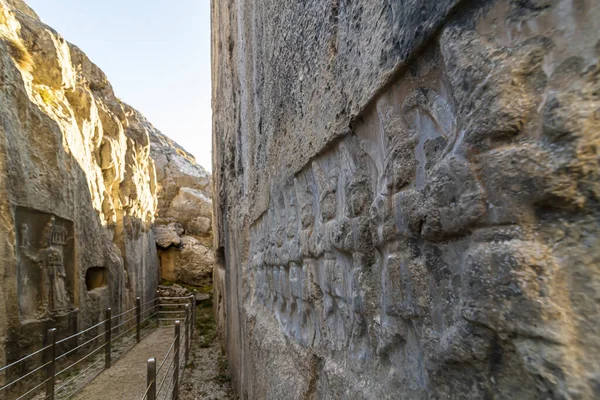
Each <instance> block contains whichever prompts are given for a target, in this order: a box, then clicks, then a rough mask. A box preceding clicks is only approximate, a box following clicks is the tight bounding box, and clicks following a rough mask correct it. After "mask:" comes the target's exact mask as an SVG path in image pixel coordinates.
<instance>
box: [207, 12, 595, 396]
mask: <svg viewBox="0 0 600 400" xmlns="http://www.w3.org/2000/svg"><path fill="white" fill-rule="evenodd" d="M212 18H213V25H212V30H213V32H212V34H213V36H212V37H213V46H212V49H213V50H212V51H213V53H212V63H213V111H214V117H213V139H214V144H213V146H214V150H215V151H214V153H213V154H214V166H213V179H214V187H215V194H214V198H213V200H214V202H215V221H214V223H215V226H216V230H215V235H216V238H215V243H216V244H217V251H216V254H217V261H216V264H217V265H216V268H215V272H214V276H215V280H214V285H215V292H216V293H215V301H217V317H218V318H219V321H218V325H219V327H220V328H221V329H222V335H223V339H224V341H225V346H226V349H227V353H228V358H229V367H230V369H231V371H232V373H233V380H234V383H235V386H236V388H237V390H238V393H239V394H240V396H241V397H242V398H250V399H283V398H286V399H289V398H293V399H300V398H304V399H342V398H344V399H363V398H364V399H372V398H382V399H388V398H394V399H397V398H402V399H450V398H454V399H481V398H502V399H507V398H518V399H539V398H553V399H567V398H572V399H591V398H598V397H599V396H600V392H599V389H598V388H599V384H598V382H599V377H600V361H599V360H600V350H599V349H600V336H599V335H598V334H597V333H598V329H600V311H599V310H600V309H599V308H598V306H597V305H598V302H599V300H600V289H599V288H600V272H599V271H598V265H599V263H600V232H599V230H600V226H599V223H598V221H599V220H600V207H599V200H600V183H599V182H600V168H599V162H600V159H599V154H600V152H599V146H600V136H599V132H600V113H599V109H600V97H599V93H600V79H599V76H600V64H599V60H598V58H599V52H598V49H599V48H600V47H599V46H600V45H599V44H600V3H599V2H597V1H574V0H534V1H520V0H490V1H482V2H468V1H458V0H436V1H433V0H406V1H396V2H388V1H383V0H376V1H370V2H357V1H354V2H350V1H338V0H333V1H329V2H301V1H291V2H281V1H266V2H258V3H257V2H247V1H239V0H232V1H230V2H219V1H213V2H212Z"/></svg>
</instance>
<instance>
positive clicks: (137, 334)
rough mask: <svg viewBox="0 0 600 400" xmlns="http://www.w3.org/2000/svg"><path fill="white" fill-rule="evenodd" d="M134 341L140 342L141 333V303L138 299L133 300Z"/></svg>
mask: <svg viewBox="0 0 600 400" xmlns="http://www.w3.org/2000/svg"><path fill="white" fill-rule="evenodd" d="M135 324H136V328H135V339H136V340H137V342H138V343H139V342H140V338H141V331H142V302H141V301H140V298H139V297H136V298H135Z"/></svg>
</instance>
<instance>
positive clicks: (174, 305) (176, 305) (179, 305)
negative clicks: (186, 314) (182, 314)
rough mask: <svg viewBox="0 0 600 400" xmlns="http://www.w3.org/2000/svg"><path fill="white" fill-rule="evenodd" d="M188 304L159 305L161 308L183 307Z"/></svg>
mask: <svg viewBox="0 0 600 400" xmlns="http://www.w3.org/2000/svg"><path fill="white" fill-rule="evenodd" d="M186 304H188V303H176V304H158V306H159V307H181V306H185V305H186Z"/></svg>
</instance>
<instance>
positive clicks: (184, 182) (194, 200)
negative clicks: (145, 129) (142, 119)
mask: <svg viewBox="0 0 600 400" xmlns="http://www.w3.org/2000/svg"><path fill="white" fill-rule="evenodd" d="M150 141H151V149H152V150H151V155H152V158H153V159H154V161H155V163H156V176H157V179H158V219H157V221H156V225H155V227H154V233H155V236H156V244H157V246H158V249H159V250H158V252H159V257H160V264H161V277H162V278H163V279H166V280H168V281H171V282H181V283H185V284H188V285H196V286H211V280H212V269H213V264H214V253H213V251H212V207H213V206H212V200H211V191H212V182H211V177H210V174H209V173H208V172H207V171H206V170H205V169H204V168H202V167H201V166H200V165H198V164H196V161H195V159H194V157H193V156H192V155H191V154H189V153H187V152H186V151H185V150H184V149H183V148H181V147H180V146H179V145H178V144H177V143H175V142H173V141H172V140H171V139H169V138H167V137H166V136H164V135H162V134H161V133H160V132H158V131H154V132H152V133H151V135H150Z"/></svg>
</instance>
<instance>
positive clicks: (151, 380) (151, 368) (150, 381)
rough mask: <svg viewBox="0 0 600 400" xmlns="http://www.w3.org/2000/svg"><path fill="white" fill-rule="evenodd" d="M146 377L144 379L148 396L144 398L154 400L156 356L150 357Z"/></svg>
mask: <svg viewBox="0 0 600 400" xmlns="http://www.w3.org/2000/svg"><path fill="white" fill-rule="evenodd" d="M147 371H148V378H147V380H146V388H148V387H150V390H148V397H146V400H156V358H150V359H149V360H148V364H147Z"/></svg>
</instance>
